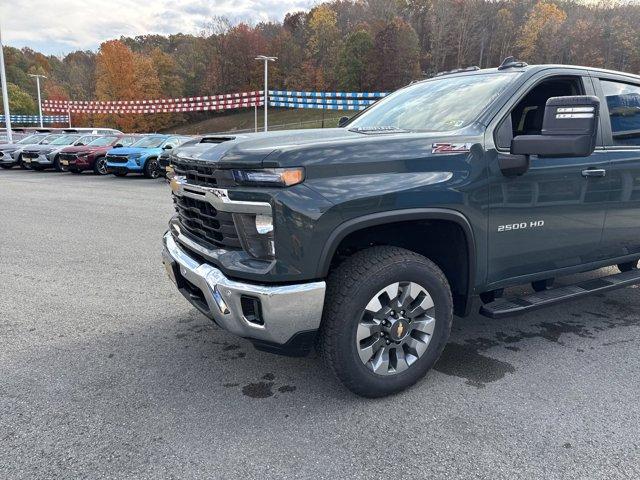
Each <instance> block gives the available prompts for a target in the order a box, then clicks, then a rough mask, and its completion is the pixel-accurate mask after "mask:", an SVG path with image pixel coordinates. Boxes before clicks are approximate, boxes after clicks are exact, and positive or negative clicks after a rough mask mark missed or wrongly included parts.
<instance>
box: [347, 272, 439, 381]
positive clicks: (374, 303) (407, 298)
mask: <svg viewBox="0 0 640 480" xmlns="http://www.w3.org/2000/svg"><path fill="white" fill-rule="evenodd" d="M435 324H436V319H435V306H434V303H433V299H432V298H431V295H429V292H428V291H427V290H426V289H425V288H424V287H422V286H420V285H418V284H417V283H414V282H396V283H393V284H391V285H389V286H387V287H385V288H383V289H382V290H380V291H379V292H378V293H377V294H376V295H375V296H374V297H373V298H372V299H371V300H370V301H369V303H368V304H367V306H366V307H365V309H364V312H363V313H362V317H361V319H360V322H359V323H358V329H357V332H356V345H357V347H358V354H359V356H360V360H361V361H362V363H363V364H364V365H365V366H366V367H367V368H369V369H370V370H371V371H372V372H373V373H375V374H377V375H395V374H397V373H400V372H403V371H405V370H407V369H408V368H410V367H411V365H413V364H414V363H415V362H416V361H417V360H418V359H419V358H420V357H421V356H422V355H423V354H424V353H425V352H426V351H427V347H428V346H429V342H430V341H431V336H432V335H433V331H434V328H435Z"/></svg>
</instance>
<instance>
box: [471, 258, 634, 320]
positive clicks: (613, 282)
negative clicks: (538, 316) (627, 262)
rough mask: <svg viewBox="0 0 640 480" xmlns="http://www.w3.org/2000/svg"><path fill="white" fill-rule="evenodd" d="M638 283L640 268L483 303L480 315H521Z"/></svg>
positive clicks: (499, 316)
mask: <svg viewBox="0 0 640 480" xmlns="http://www.w3.org/2000/svg"><path fill="white" fill-rule="evenodd" d="M637 284H640V270H631V271H630V272H624V273H617V274H615V275H609V276H608V277H602V278H596V279H593V280H587V281H586V282H582V283H578V284H576V285H568V286H566V287H558V288H553V289H550V290H545V291H543V292H538V293H533V294H531V295H527V296H525V297H511V298H500V299H498V300H494V301H493V302H491V303H487V304H486V305H483V306H482V308H481V309H480V315H484V316H485V317H489V318H502V317H508V316H512V315H519V314H521V313H526V312H530V311H532V310H537V309H538V308H543V307H549V306H551V305H555V304H557V303H562V302H566V301H569V300H575V299H578V298H582V297H586V296H588V295H593V294H594V293H600V292H606V291H607V290H614V289H616V288H622V287H628V286H629V285H637Z"/></svg>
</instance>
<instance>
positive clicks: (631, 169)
mask: <svg viewBox="0 0 640 480" xmlns="http://www.w3.org/2000/svg"><path fill="white" fill-rule="evenodd" d="M634 81H635V82H636V83H634ZM594 82H595V88H596V92H597V93H598V95H599V96H600V102H601V104H602V107H601V108H602V111H601V117H602V127H603V138H604V144H605V150H606V152H607V156H608V157H609V160H610V165H609V168H608V169H607V177H606V184H607V186H608V189H609V204H608V208H607V215H606V220H605V226H604V232H603V237H602V244H603V248H604V250H605V253H606V254H607V256H608V258H614V257H622V256H625V255H634V254H640V82H638V81H637V80H633V79H632V80H630V79H628V78H627V77H623V76H618V75H608V74H602V75H599V78H596V79H594Z"/></svg>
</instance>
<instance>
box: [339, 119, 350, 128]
mask: <svg viewBox="0 0 640 480" xmlns="http://www.w3.org/2000/svg"><path fill="white" fill-rule="evenodd" d="M348 121H349V117H340V120H338V127H344V126H345V125H346V124H347V122H348Z"/></svg>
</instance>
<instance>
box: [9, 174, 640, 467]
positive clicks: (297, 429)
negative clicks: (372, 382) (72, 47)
mask: <svg viewBox="0 0 640 480" xmlns="http://www.w3.org/2000/svg"><path fill="white" fill-rule="evenodd" d="M0 207H1V208H2V229H1V231H2V233H3V235H2V236H1V237H0V345H1V346H2V348H0V478H34V477H38V478H80V477H82V478H103V477H105V478H106V477H109V478H113V477H118V478H131V477H135V478H161V477H162V478H164V477H174V478H238V477H242V478H265V477H274V478H278V477H291V478H317V477H341V478H371V477H372V476H377V477H379V476H385V475H393V476H395V477H400V476H403V475H412V476H416V473H418V472H419V473H421V475H420V474H419V475H417V476H421V477H425V478H426V477H431V478H437V477H441V478H445V477H449V476H452V475H458V476H460V477H464V478H480V477H482V478H507V477H509V478H535V477H537V478H540V477H544V478H561V477H571V478H638V477H639V476H640V435H639V434H638V425H639V424H640V405H639V403H638V398H640V381H638V378H640V315H639V314H640V295H639V293H640V292H639V289H638V288H626V289H622V290H618V291H613V292H610V293H608V294H606V295H601V296H597V297H593V298H589V299H586V300H581V301H578V302H574V303H570V304H566V305H560V306H558V307H555V308H551V309H547V310H543V311H540V312H536V313H532V314H528V315H526V316H522V317H517V318H515V319H508V320H489V319H486V318H483V317H479V316H472V317H470V318H468V319H465V320H459V319H458V320H457V321H456V322H455V323H454V331H453V332H452V337H451V342H450V344H449V346H448V347H447V349H446V351H445V354H444V356H443V357H442V358H441V360H440V361H439V363H438V364H437V366H436V369H435V371H433V372H431V373H429V374H428V375H427V377H426V379H425V380H424V381H422V382H420V383H419V384H418V385H417V386H416V387H414V388H412V389H410V390H409V391H407V392H405V393H402V394H399V395H396V396H392V397H389V398H384V399H381V400H366V399H363V398H358V397H355V396H354V395H352V394H350V393H349V392H348V391H346V390H345V389H343V388H342V387H341V386H340V385H339V384H338V383H337V381H335V380H334V379H333V378H332V377H331V376H330V374H329V373H328V372H327V370H326V369H324V367H323V366H322V364H321V363H320V361H319V360H318V359H317V358H316V357H315V356H312V357H310V358H305V359H292V358H285V357H279V356H274V355H270V354H267V353H261V352H258V351H255V350H254V349H253V347H252V346H251V345H250V344H249V343H248V342H247V341H244V340H241V339H237V338H235V337H233V336H231V335H229V334H227V333H225V332H224V331H222V330H220V329H218V328H216V327H215V326H214V325H213V324H212V323H211V322H210V321H209V320H207V319H206V318H205V317H203V316H202V315H200V314H199V313H198V312H197V311H196V310H195V309H194V308H192V307H191V306H190V305H189V304H188V303H187V302H186V301H185V300H184V299H183V298H182V297H181V296H180V294H179V293H178V292H177V291H176V290H175V288H173V286H172V285H171V284H170V283H169V281H168V280H167V279H166V278H165V274H164V270H163V267H162V264H161V262H160V249H161V238H162V233H163V232H164V230H165V226H166V224H167V221H168V219H169V217H170V216H171V212H172V210H173V208H172V203H171V198H170V194H169V188H168V187H167V185H166V184H165V183H164V182H163V181H160V180H147V179H144V178H142V177H134V176H130V177H125V178H116V177H112V176H109V177H96V176H93V175H89V174H83V175H78V176H73V175H70V174H60V173H52V172H32V171H19V170H11V171H2V172H0ZM598 273H599V274H601V273H602V272H598ZM587 276H593V274H589V275H587ZM570 281H571V279H567V282H570Z"/></svg>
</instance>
